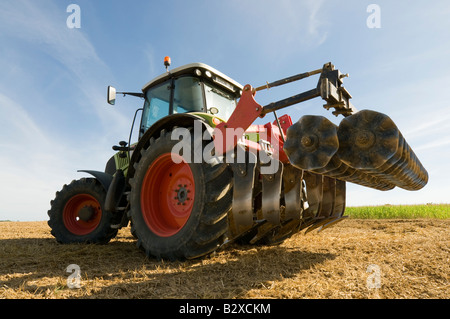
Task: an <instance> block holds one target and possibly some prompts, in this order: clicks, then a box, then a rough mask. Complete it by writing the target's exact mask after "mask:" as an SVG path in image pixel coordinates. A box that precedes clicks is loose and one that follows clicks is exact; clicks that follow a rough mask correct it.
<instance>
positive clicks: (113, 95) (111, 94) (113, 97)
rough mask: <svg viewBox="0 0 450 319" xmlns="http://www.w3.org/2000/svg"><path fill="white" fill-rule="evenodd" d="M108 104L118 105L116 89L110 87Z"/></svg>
mask: <svg viewBox="0 0 450 319" xmlns="http://www.w3.org/2000/svg"><path fill="white" fill-rule="evenodd" d="M107 100H108V104H111V105H114V104H116V88H115V87H112V86H108V95H107Z"/></svg>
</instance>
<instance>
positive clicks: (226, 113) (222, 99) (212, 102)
mask: <svg viewBox="0 0 450 319" xmlns="http://www.w3.org/2000/svg"><path fill="white" fill-rule="evenodd" d="M204 85H205V97H206V106H207V108H208V110H209V109H211V108H212V107H215V108H217V109H218V110H219V113H217V117H219V118H221V119H223V120H225V121H228V118H229V117H230V116H231V113H233V111H234V109H235V108H236V99H235V98H234V96H233V95H231V94H229V93H227V92H226V91H224V90H221V89H219V88H217V87H213V86H211V85H209V84H207V83H204Z"/></svg>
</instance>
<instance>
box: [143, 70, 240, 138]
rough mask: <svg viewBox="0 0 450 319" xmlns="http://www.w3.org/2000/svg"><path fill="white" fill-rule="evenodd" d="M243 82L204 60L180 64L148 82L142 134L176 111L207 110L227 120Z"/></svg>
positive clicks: (205, 111)
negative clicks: (235, 79)
mask: <svg viewBox="0 0 450 319" xmlns="http://www.w3.org/2000/svg"><path fill="white" fill-rule="evenodd" d="M242 88H243V87H242V85H241V84H239V83H237V82H235V81H234V80H232V79H230V78H229V77H227V76H226V75H224V74H222V73H220V72H219V71H217V70H215V69H213V68H212V67H210V66H208V65H206V64H203V63H192V64H188V65H185V66H181V67H178V68H176V69H173V70H172V71H170V72H169V71H168V72H166V73H165V74H162V75H160V76H158V77H156V78H155V79H153V80H152V81H150V82H148V83H147V84H146V85H145V86H144V87H143V88H142V92H143V97H144V98H145V103H144V108H143V114H142V120H141V125H140V130H139V132H140V135H141V136H142V134H144V133H145V132H146V131H147V129H148V128H149V127H151V126H152V125H153V124H154V123H156V122H157V121H158V120H160V119H162V118H163V117H165V116H168V115H172V114H177V113H192V112H201V113H208V114H211V115H214V116H215V117H218V118H219V119H221V120H223V121H227V120H228V118H229V117H230V115H231V114H232V113H233V111H234V109H235V108H236V105H237V100H238V99H239V97H240V95H241V93H242Z"/></svg>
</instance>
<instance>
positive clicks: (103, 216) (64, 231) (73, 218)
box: [48, 178, 118, 244]
mask: <svg viewBox="0 0 450 319" xmlns="http://www.w3.org/2000/svg"><path fill="white" fill-rule="evenodd" d="M105 198H106V192H105V189H104V188H103V187H102V186H101V185H100V183H99V182H98V181H97V180H96V179H95V178H81V179H79V180H74V181H72V182H71V183H70V184H69V185H64V186H63V188H62V190H61V191H59V192H56V197H55V199H54V200H52V201H51V202H50V205H51V208H50V210H49V211H48V216H49V217H50V219H49V221H48V225H49V226H50V228H51V234H52V235H53V236H55V238H56V240H57V241H58V242H59V243H62V244H71V243H91V244H106V243H108V242H109V241H110V240H111V239H112V238H114V237H115V236H116V235H117V232H118V230H117V229H112V228H111V222H112V220H113V215H112V214H111V213H110V212H108V211H105V209H104V203H105Z"/></svg>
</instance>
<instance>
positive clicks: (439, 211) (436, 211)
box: [345, 204, 450, 219]
mask: <svg viewBox="0 0 450 319" xmlns="http://www.w3.org/2000/svg"><path fill="white" fill-rule="evenodd" d="M345 215H348V216H349V217H350V218H362V219H390V218H402V219H415V218H437V219H447V218H450V204H426V205H384V206H362V207H347V208H346V210H345Z"/></svg>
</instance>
